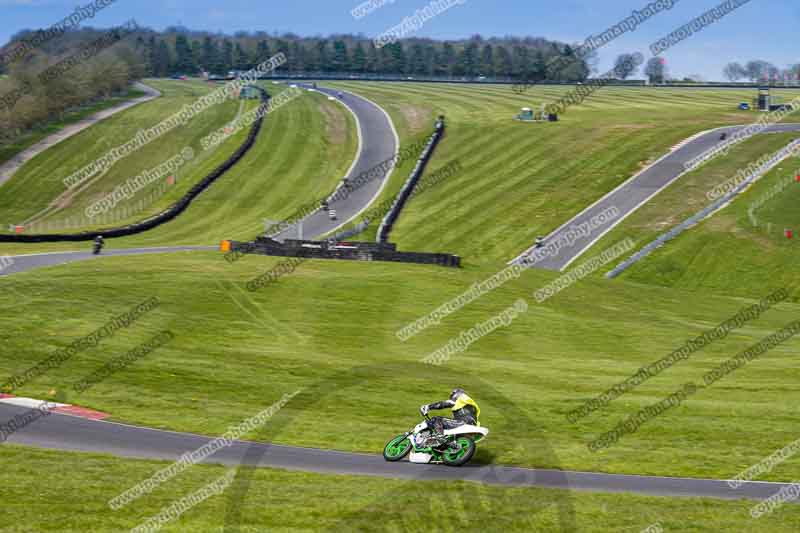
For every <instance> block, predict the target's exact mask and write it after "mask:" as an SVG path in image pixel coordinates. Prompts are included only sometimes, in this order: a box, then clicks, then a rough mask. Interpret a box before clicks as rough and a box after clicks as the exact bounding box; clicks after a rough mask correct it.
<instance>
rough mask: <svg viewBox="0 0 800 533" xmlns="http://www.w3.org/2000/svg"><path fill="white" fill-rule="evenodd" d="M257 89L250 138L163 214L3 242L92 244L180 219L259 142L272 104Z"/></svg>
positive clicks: (13, 237) (7, 238) (0, 237)
mask: <svg viewBox="0 0 800 533" xmlns="http://www.w3.org/2000/svg"><path fill="white" fill-rule="evenodd" d="M250 87H253V88H255V89H256V90H257V91H259V92H260V93H261V106H260V108H261V109H260V111H261V113H259V115H261V116H259V118H258V119H257V120H256V121H255V122H254V123H253V126H252V127H251V128H250V132H249V133H248V135H247V139H246V140H245V141H244V143H242V145H241V146H239V148H238V149H237V150H236V152H234V153H233V155H231V156H230V157H229V158H228V159H227V160H226V161H225V162H224V163H222V164H221V165H220V166H218V167H217V168H215V169H214V170H213V171H212V172H211V173H210V174H209V175H208V176H206V177H205V178H203V180H202V181H200V182H199V183H198V184H196V185H195V186H194V187H192V188H191V189H189V191H188V192H187V193H186V194H185V195H183V197H182V198H181V199H180V200H178V201H177V202H176V203H175V204H173V205H172V206H171V207H169V208H168V209H166V210H165V211H162V212H161V213H159V214H158V215H155V216H153V217H150V218H149V219H147V220H144V221H142V222H137V223H136V224H131V225H129V226H124V227H121V228H113V229H104V230H96V231H91V232H89V231H87V232H83V233H72V234H61V233H59V234H41V235H9V234H0V242H77V241H91V240H92V239H94V238H95V237H96V236H97V235H103V236H104V237H105V238H107V239H108V238H115V237H126V236H128V235H135V234H137V233H143V232H145V231H148V230H151V229H153V228H155V227H158V226H160V225H162V224H165V223H167V222H169V221H170V220H172V219H173V218H175V217H177V216H178V215H180V214H181V213H183V212H184V211H185V210H186V209H187V208H188V207H189V205H190V204H191V203H192V201H193V200H194V199H195V198H196V197H197V196H198V195H199V194H200V193H201V192H203V191H204V190H206V189H207V188H208V187H209V186H210V185H211V184H212V183H214V181H216V180H217V179H218V178H219V177H220V176H222V175H223V174H225V172H227V171H228V170H230V169H231V168H232V167H233V166H234V165H235V164H236V163H238V162H239V160H240V159H242V157H244V155H245V154H246V153H247V152H248V151H249V150H250V148H252V147H253V144H254V143H255V141H256V137H258V132H259V131H260V130H261V124H262V123H263V121H264V114H265V113H266V109H267V105H268V104H269V98H270V96H269V94H268V93H267V91H265V90H264V89H262V88H261V87H256V86H250Z"/></svg>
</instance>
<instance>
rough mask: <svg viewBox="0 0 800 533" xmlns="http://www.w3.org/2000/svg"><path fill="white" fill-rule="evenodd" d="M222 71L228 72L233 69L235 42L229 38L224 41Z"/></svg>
mask: <svg viewBox="0 0 800 533" xmlns="http://www.w3.org/2000/svg"><path fill="white" fill-rule="evenodd" d="M221 66H222V71H223V72H224V73H226V74H227V73H228V72H230V71H231V70H233V43H232V42H230V41H229V40H228V39H225V40H224V41H222V65H221Z"/></svg>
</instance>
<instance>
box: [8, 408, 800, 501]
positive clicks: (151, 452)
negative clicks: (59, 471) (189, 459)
mask: <svg viewBox="0 0 800 533" xmlns="http://www.w3.org/2000/svg"><path fill="white" fill-rule="evenodd" d="M26 411H27V409H26V408H24V407H18V406H14V405H6V404H3V405H0V421H2V422H3V423H5V421H7V420H10V419H12V418H13V417H14V416H16V415H19V414H22V413H24V412H26ZM8 440H9V442H13V443H16V444H23V445H28V446H36V447H42V448H50V449H58V450H70V451H83V452H94V453H108V454H113V455H116V456H120V457H129V458H138V459H163V460H171V461H173V460H177V459H178V458H179V457H180V456H181V455H182V454H184V453H186V452H192V451H195V450H197V449H198V448H200V447H202V446H203V445H205V444H206V443H208V442H210V441H211V440H212V439H210V438H208V437H203V436H200V435H193V434H190V433H176V432H172V431H162V430H155V429H147V428H142V427H136V426H129V425H124V424H117V423H113V422H104V421H98V420H88V419H83V418H77V417H73V416H68V415H60V414H51V415H49V416H47V417H44V418H41V419H39V420H37V421H36V422H34V423H32V424H31V425H29V426H27V427H26V428H24V429H22V430H20V431H18V432H16V433H14V434H13V435H11V436H10V437H9V439H8ZM252 447H257V448H260V449H261V450H263V452H264V453H263V454H253V456H256V455H257V456H259V459H258V460H257V461H256V462H254V463H252V465H251V464H250V463H249V462H248V461H247V460H246V459H245V457H246V451H247V450H249V449H251V448H252ZM206 462H207V463H217V464H225V465H233V466H237V465H240V464H244V465H250V466H259V467H273V468H284V469H289V470H302V471H309V472H319V473H340V474H353V475H370V476H380V477H390V478H398V479H415V480H420V479H421V480H465V481H478V482H484V483H491V484H499V485H514V486H536V487H546V488H559V489H569V490H590V491H602V492H634V493H640V494H648V495H654V496H692V497H707V498H720V499H741V498H748V499H763V498H768V497H769V496H772V495H773V494H775V493H776V492H778V491H779V490H780V489H781V488H783V487H785V486H788V485H789V484H787V483H768V482H749V483H745V484H744V485H742V486H741V487H740V488H738V489H736V490H734V489H731V488H730V487H729V486H728V484H727V482H725V481H722V480H712V479H691V478H667V477H655V476H630V475H616V474H594V473H588V472H568V471H567V472H564V471H557V470H535V469H528V468H515V467H503V466H481V465H471V466H465V467H461V468H451V467H446V466H441V465H419V464H411V463H408V462H405V461H403V462H399V463H388V462H386V461H385V460H384V459H383V457H382V456H380V455H371V454H359V453H347V452H336V451H328V450H318V449H313V448H296V447H291V446H279V445H271V444H260V443H245V442H240V441H237V442H235V443H234V444H233V445H232V446H230V447H228V448H223V449H221V450H219V451H218V452H217V453H215V454H214V455H213V456H211V457H210V458H209V459H208V460H207V461H206Z"/></svg>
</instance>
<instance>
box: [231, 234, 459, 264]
mask: <svg viewBox="0 0 800 533" xmlns="http://www.w3.org/2000/svg"><path fill="white" fill-rule="evenodd" d="M227 243H228V246H229V250H230V251H232V252H240V253H245V254H260V255H272V256H279V257H303V258H306V259H344V260H350V261H393V262H398V263H418V264H424V265H440V266H447V267H460V266H461V258H460V257H459V256H457V255H452V254H439V253H428V252H399V251H397V245H395V244H392V243H386V242H378V243H375V242H342V241H301V240H294V239H286V240H285V241H283V242H279V241H276V240H274V239H271V238H269V237H259V238H258V239H256V240H255V241H254V242H237V241H227ZM228 246H226V248H228Z"/></svg>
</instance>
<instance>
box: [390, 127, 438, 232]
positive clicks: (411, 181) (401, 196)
mask: <svg viewBox="0 0 800 533" xmlns="http://www.w3.org/2000/svg"><path fill="white" fill-rule="evenodd" d="M442 135H444V116H440V117H439V120H438V121H437V122H436V131H434V132H433V135H431V138H430V140H429V141H428V144H427V146H426V147H425V150H424V151H423V152H422V155H420V156H419V160H417V164H416V166H415V167H414V170H412V171H411V175H410V176H409V177H408V179H407V180H406V182H405V183H404V184H403V187H402V188H401V189H400V192H399V193H397V197H396V198H395V200H394V203H393V204H392V207H391V208H389V212H388V213H386V216H385V217H383V220H382V221H381V225H380V227H379V228H378V242H388V240H389V234H390V233H391V232H392V228H393V227H394V223H395V222H397V218H398V217H399V216H400V212H401V211H402V210H403V207H404V206H405V205H406V201H408V199H409V198H410V197H411V194H412V193H413V192H414V187H416V185H417V182H418V181H419V178H420V177H421V176H422V173H423V172H424V171H425V167H426V166H427V165H428V161H430V159H431V156H432V155H433V151H434V150H435V149H436V145H438V144H439V141H440V140H441V138H442Z"/></svg>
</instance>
